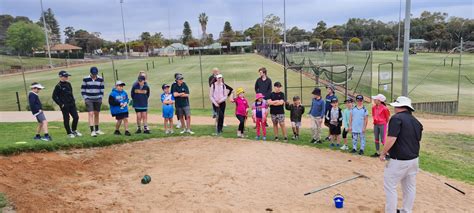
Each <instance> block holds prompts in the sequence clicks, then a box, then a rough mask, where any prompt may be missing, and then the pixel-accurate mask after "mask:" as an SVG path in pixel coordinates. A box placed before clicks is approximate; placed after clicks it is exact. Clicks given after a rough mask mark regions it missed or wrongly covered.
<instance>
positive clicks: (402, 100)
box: [390, 96, 415, 111]
mask: <svg viewBox="0 0 474 213" xmlns="http://www.w3.org/2000/svg"><path fill="white" fill-rule="evenodd" d="M390 105H391V106H393V107H404V106H406V107H408V108H410V109H411V110H412V111H415V108H413V106H411V99H409V98H407V97H405V96H400V97H398V98H397V100H395V102H393V103H390Z"/></svg>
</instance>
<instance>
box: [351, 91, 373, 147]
mask: <svg viewBox="0 0 474 213" xmlns="http://www.w3.org/2000/svg"><path fill="white" fill-rule="evenodd" d="M356 102H357V105H356V106H355V107H354V108H352V110H351V115H350V117H349V132H352V151H351V153H357V142H358V140H359V139H360V150H359V155H363V154H364V148H365V130H366V128H367V122H368V120H369V113H368V111H367V109H366V108H365V107H364V97H363V96H362V95H357V96H356Z"/></svg>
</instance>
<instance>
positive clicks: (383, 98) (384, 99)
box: [372, 94, 387, 102]
mask: <svg viewBox="0 0 474 213" xmlns="http://www.w3.org/2000/svg"><path fill="white" fill-rule="evenodd" d="M372 99H374V100H379V101H382V102H385V101H386V100H387V98H386V97H385V95H382V94H378V95H376V96H372Z"/></svg>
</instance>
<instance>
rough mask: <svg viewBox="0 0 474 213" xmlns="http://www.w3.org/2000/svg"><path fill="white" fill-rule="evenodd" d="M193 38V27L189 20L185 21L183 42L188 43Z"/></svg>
mask: <svg viewBox="0 0 474 213" xmlns="http://www.w3.org/2000/svg"><path fill="white" fill-rule="evenodd" d="M191 39H193V32H192V31H191V27H190V26H189V22H188V21H185V22H184V29H183V37H182V42H183V44H186V43H188V41H189V40H191Z"/></svg>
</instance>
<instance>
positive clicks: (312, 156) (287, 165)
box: [0, 137, 474, 212]
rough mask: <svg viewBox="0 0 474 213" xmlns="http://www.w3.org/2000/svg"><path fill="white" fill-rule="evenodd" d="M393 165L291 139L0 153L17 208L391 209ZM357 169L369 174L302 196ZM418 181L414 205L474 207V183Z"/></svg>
mask: <svg viewBox="0 0 474 213" xmlns="http://www.w3.org/2000/svg"><path fill="white" fill-rule="evenodd" d="M384 165H385V164H384V163H382V162H380V161H378V160H377V159H373V158H368V157H359V156H355V155H349V154H345V153H341V152H333V151H330V150H320V149H316V148H311V147H304V146H296V145H291V144H284V143H274V142H265V143H263V142H255V141H250V140H239V139H224V138H211V137H201V138H195V137H193V138H190V137H177V138H167V139H159V140H147V141H142V142H135V143H129V144H123V145H116V146H110V147H105V148H94V149H80V150H70V151H61V152H49V153H24V154H20V155H18V156H11V157H0V191H1V192H5V193H6V194H7V196H8V198H9V200H10V201H12V203H13V205H14V206H15V208H16V210H17V211H18V212H46V211H47V212H50V211H59V212H64V211H67V212H71V211H82V212H86V211H87V212H99V211H100V212H102V211H112V212H117V211H120V212H125V211H133V212H170V211H171V212H176V211H178V212H189V211H191V210H192V211H196V212H217V211H218V212H229V211H231V212H265V211H266V209H271V210H273V212H333V211H335V208H334V202H333V200H332V198H333V196H334V195H335V194H337V193H340V194H342V195H343V196H344V197H345V204H344V205H345V207H344V209H343V210H342V211H341V212H383V209H384V200H385V198H384V192H383V168H384ZM354 171H358V172H361V173H363V174H365V175H367V176H368V177H369V178H370V179H356V180H354V181H351V182H348V183H346V184H343V185H339V186H336V187H333V188H330V189H328V190H325V191H321V192H319V193H317V194H313V195H309V196H303V194H304V193H305V192H308V191H311V190H312V189H315V188H318V187H320V186H323V185H326V184H330V183H333V182H336V181H338V180H341V179H345V178H347V177H351V176H353V175H354V174H353V172H354ZM145 174H148V175H150V176H151V177H152V181H151V182H150V183H149V184H147V185H143V184H141V183H140V180H141V177H142V176H143V175H145ZM417 180H418V184H417V197H416V202H415V209H414V210H415V212H469V211H471V212H472V209H473V208H474V197H473V193H474V186H472V185H468V184H465V183H462V182H459V181H455V180H450V179H446V178H444V177H441V176H433V175H431V174H428V173H426V172H420V173H419V174H418V176H417ZM441 181H443V182H444V181H447V182H449V183H451V184H452V185H454V186H456V187H459V188H461V189H462V190H464V191H465V192H466V195H465V196H463V195H461V194H460V193H458V192H456V191H454V190H452V189H450V188H448V187H447V186H445V185H444V183H443V182H441Z"/></svg>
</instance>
